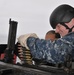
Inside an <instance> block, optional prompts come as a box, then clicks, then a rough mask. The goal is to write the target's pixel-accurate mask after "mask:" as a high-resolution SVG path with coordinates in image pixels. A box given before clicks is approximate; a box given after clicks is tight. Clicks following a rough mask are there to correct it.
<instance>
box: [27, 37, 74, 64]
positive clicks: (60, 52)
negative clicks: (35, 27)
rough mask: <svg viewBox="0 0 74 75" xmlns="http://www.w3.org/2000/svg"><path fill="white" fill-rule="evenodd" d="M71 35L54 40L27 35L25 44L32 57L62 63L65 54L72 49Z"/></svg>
mask: <svg viewBox="0 0 74 75" xmlns="http://www.w3.org/2000/svg"><path fill="white" fill-rule="evenodd" d="M72 37H73V36H70V37H69V36H67V37H63V38H61V39H58V40H56V41H54V42H51V41H50V40H48V41H46V40H43V39H38V38H34V37H29V38H28V39H27V46H28V47H29V49H30V50H31V54H32V57H33V58H37V59H44V60H46V61H47V62H51V63H54V64H56V63H62V62H64V57H65V56H66V54H67V53H71V51H72V48H73V47H72V42H73V41H72V40H73V38H72Z"/></svg>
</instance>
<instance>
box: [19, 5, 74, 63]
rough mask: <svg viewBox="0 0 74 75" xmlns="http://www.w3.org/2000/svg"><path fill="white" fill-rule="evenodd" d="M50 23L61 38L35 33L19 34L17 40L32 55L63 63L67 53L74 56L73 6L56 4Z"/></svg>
mask: <svg viewBox="0 0 74 75" xmlns="http://www.w3.org/2000/svg"><path fill="white" fill-rule="evenodd" d="M50 24H51V26H52V28H53V29H56V33H59V34H60V35H61V36H62V38H60V39H57V40H55V41H53V42H52V41H51V40H44V39H39V38H38V37H37V35H36V34H35V33H31V34H25V35H21V36H20V37H19V38H18V42H19V43H20V44H21V45H22V46H23V47H26V48H27V49H29V50H30V51H31V54H32V57H33V58H36V59H41V60H45V61H47V62H49V63H53V64H56V63H64V58H65V56H66V55H67V54H71V56H72V59H73V58H74V8H73V7H71V6H70V5H66V4H64V5H60V6H58V7H57V8H56V9H55V10H54V11H53V12H52V14H51V16H50Z"/></svg>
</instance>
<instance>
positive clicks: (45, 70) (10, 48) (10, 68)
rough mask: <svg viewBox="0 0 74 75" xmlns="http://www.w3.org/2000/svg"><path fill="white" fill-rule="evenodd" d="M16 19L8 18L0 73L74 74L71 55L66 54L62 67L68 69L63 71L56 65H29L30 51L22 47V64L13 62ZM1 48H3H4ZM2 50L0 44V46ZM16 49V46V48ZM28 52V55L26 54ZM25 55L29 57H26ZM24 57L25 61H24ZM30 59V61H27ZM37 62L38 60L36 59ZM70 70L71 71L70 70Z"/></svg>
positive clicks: (10, 74) (28, 74)
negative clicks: (6, 40)
mask: <svg viewBox="0 0 74 75" xmlns="http://www.w3.org/2000/svg"><path fill="white" fill-rule="evenodd" d="M17 24H18V22H16V21H11V19H10V20H9V25H10V26H9V35H8V43H7V45H5V47H4V45H3V47H4V48H5V51H4V54H5V56H4V59H3V61H4V62H3V61H0V75H74V67H73V68H72V59H71V56H70V55H69V56H66V58H65V65H63V66H64V67H67V68H68V71H65V70H64V68H59V67H58V66H55V67H54V66H51V65H45V64H38V65H31V64H32V63H31V60H30V53H29V50H26V49H25V48H23V47H22V50H23V52H24V54H25V55H24V59H23V60H22V61H24V63H27V64H23V65H17V64H16V65H15V64H13V55H14V50H15V41H16V31H17ZM4 48H3V49H4ZM0 49H1V50H2V45H1V46H0ZM16 50H17V48H16ZM26 54H28V55H26ZM27 57H28V58H29V59H27ZM25 59H26V61H27V60H28V61H27V62H25ZM29 60H30V61H29ZM38 62H39V60H38ZM73 66H74V65H73ZM70 70H71V71H70Z"/></svg>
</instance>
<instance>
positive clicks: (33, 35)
mask: <svg viewBox="0 0 74 75" xmlns="http://www.w3.org/2000/svg"><path fill="white" fill-rule="evenodd" d="M29 37H35V38H38V36H37V35H36V34H35V33H29V34H25V35H21V36H20V37H19V38H18V42H19V43H20V44H21V46H23V47H26V49H28V50H29V48H28V46H27V43H26V41H27V38H29Z"/></svg>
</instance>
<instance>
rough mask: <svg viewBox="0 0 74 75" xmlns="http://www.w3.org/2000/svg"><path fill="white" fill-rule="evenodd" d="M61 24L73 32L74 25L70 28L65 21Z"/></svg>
mask: <svg viewBox="0 0 74 75" xmlns="http://www.w3.org/2000/svg"><path fill="white" fill-rule="evenodd" d="M60 24H62V25H63V26H64V27H66V29H69V32H72V29H73V28H74V26H73V27H72V28H69V27H68V26H67V25H66V24H65V23H60Z"/></svg>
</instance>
